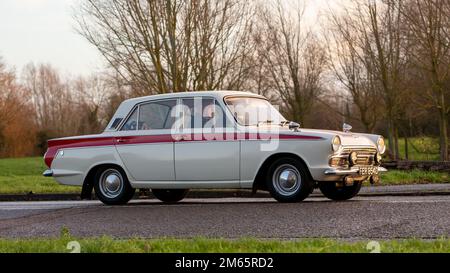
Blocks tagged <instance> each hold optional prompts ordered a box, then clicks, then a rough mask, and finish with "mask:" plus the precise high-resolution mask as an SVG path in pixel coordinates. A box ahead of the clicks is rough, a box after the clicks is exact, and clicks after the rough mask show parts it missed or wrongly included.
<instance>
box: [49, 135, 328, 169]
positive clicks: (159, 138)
mask: <svg viewBox="0 0 450 273" xmlns="http://www.w3.org/2000/svg"><path fill="white" fill-rule="evenodd" d="M179 136H183V138H178V137H179ZM116 139H121V140H123V142H122V143H117V142H116ZM271 139H272V140H275V139H280V140H323V138H322V137H317V136H304V135H277V134H250V133H242V134H238V133H232V134H227V133H221V134H190V135H170V134H166V135H147V136H123V137H98V138H78V139H57V140H49V141H48V147H49V148H48V150H47V152H46V153H45V155H44V161H45V164H46V165H47V166H48V167H49V168H50V167H51V165H52V162H53V160H54V158H55V156H56V154H57V152H58V150H60V149H64V148H83V147H99V146H111V145H133V144H151V143H170V142H182V141H214V140H215V141H222V140H226V141H233V140H271Z"/></svg>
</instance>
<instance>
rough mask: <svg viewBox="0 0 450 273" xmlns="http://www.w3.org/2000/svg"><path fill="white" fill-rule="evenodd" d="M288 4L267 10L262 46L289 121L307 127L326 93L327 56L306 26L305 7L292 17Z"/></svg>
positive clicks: (270, 81) (263, 19)
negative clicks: (324, 83) (291, 120)
mask: <svg viewBox="0 0 450 273" xmlns="http://www.w3.org/2000/svg"><path fill="white" fill-rule="evenodd" d="M285 4H286V3H282V2H281V1H277V2H276V4H275V5H274V6H273V5H270V4H269V5H268V6H264V7H263V9H262V12H261V17H262V21H263V23H264V33H263V35H262V37H263V38H262V43H266V45H267V46H266V48H265V51H266V52H265V53H264V55H263V58H265V60H266V62H265V64H266V65H267V71H268V72H269V75H268V76H269V83H270V85H271V87H272V88H273V89H274V90H275V91H276V93H277V94H278V95H279V97H280V100H281V102H282V104H283V106H284V107H285V108H286V109H285V111H284V112H286V114H287V115H288V116H289V118H291V119H293V120H296V121H300V122H302V123H304V122H305V121H306V120H307V117H308V114H309V113H310V111H311V109H312V107H313V105H314V103H315V102H316V100H317V98H318V97H319V96H320V95H321V94H322V93H323V88H322V86H321V84H322V76H323V73H324V70H325V65H326V54H325V50H324V48H323V47H321V46H320V44H319V43H318V41H317V40H316V37H315V36H314V35H313V34H312V33H311V32H310V31H308V30H307V29H306V28H304V26H303V25H302V22H303V14H304V7H301V6H297V7H295V8H294V10H295V12H293V13H289V12H288V10H287V9H286V6H285Z"/></svg>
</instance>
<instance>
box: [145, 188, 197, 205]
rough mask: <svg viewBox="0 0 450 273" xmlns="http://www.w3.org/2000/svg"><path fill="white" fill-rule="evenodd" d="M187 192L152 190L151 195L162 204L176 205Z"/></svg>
mask: <svg viewBox="0 0 450 273" xmlns="http://www.w3.org/2000/svg"><path fill="white" fill-rule="evenodd" d="M188 192H189V190H157V189H153V190H152V193H153V195H154V196H155V197H156V198H158V199H159V200H161V201H163V202H164V203H177V202H179V201H181V200H183V199H184V197H186V195H187V194H188Z"/></svg>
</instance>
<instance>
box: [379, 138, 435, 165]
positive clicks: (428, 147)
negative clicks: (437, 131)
mask: <svg viewBox="0 0 450 273" xmlns="http://www.w3.org/2000/svg"><path fill="white" fill-rule="evenodd" d="M398 143H399V150H400V157H401V158H402V159H404V158H405V157H406V156H405V150H406V149H405V139H404V138H400V139H399V142H398ZM386 145H387V146H388V147H389V142H388V140H387V139H386ZM408 155H409V156H408V159H409V160H416V161H438V160H440V154H439V139H438V138H432V137H415V138H408Z"/></svg>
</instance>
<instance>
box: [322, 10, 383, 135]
mask: <svg viewBox="0 0 450 273" xmlns="http://www.w3.org/2000/svg"><path fill="white" fill-rule="evenodd" d="M329 14H330V15H329V18H328V19H329V24H328V28H329V29H327V31H326V32H325V40H326V41H327V44H328V52H329V65H330V68H331V70H332V72H333V74H334V77H335V78H336V79H337V80H338V81H339V82H340V83H341V85H342V86H343V87H344V89H345V90H346V91H347V92H348V93H349V94H350V96H351V98H352V100H353V103H354V104H355V106H356V108H357V110H358V113H359V117H358V118H356V116H353V115H350V117H349V118H352V117H353V118H356V119H357V120H358V121H360V122H361V123H362V125H363V126H364V130H365V131H366V132H369V133H373V131H374V129H375V126H376V125H377V122H378V121H379V119H380V117H381V115H382V110H383V109H384V107H383V106H384V105H381V104H380V97H381V95H382V92H381V91H380V85H379V81H378V80H377V78H376V77H375V68H374V64H373V62H372V58H371V55H370V53H369V52H368V50H367V47H366V46H365V44H361V43H360V41H361V39H360V37H358V35H361V34H362V33H363V32H361V29H360V27H361V25H360V24H359V23H358V22H357V21H356V20H357V19H356V18H355V17H352V16H348V15H349V14H348V13H346V15H345V16H339V15H337V14H336V13H333V12H332V11H330V13H329ZM341 114H342V115H346V113H341Z"/></svg>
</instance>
